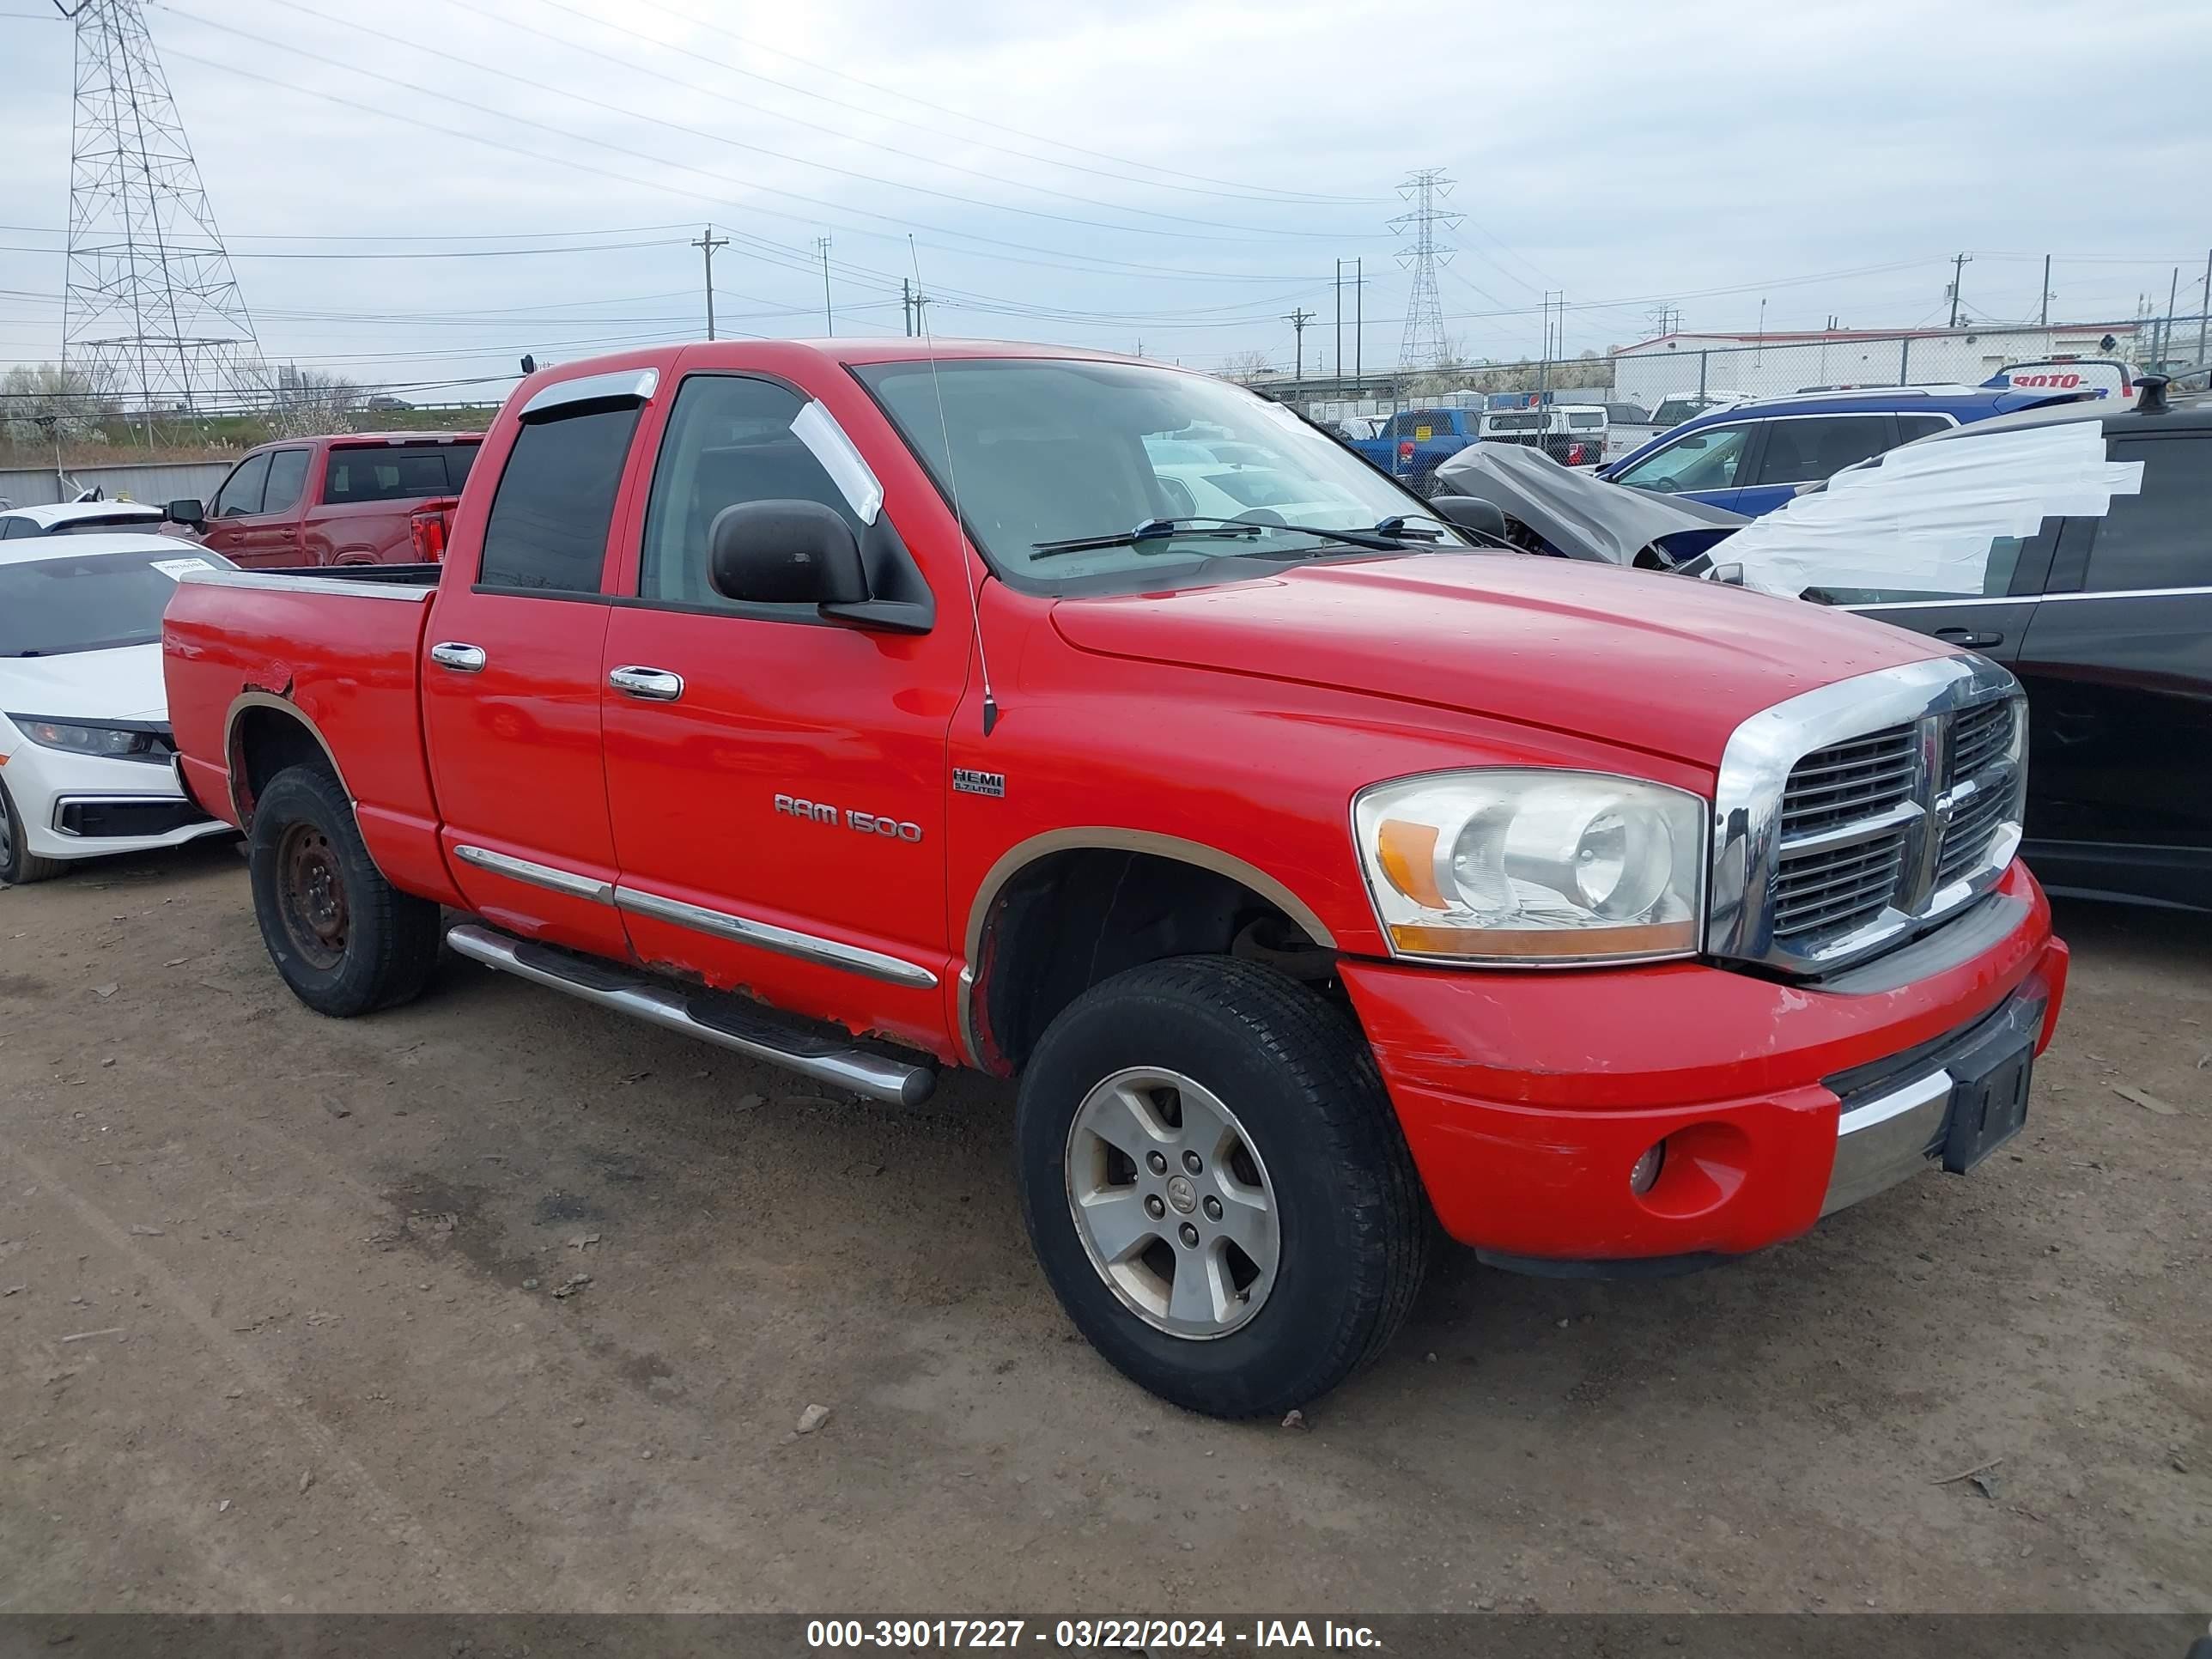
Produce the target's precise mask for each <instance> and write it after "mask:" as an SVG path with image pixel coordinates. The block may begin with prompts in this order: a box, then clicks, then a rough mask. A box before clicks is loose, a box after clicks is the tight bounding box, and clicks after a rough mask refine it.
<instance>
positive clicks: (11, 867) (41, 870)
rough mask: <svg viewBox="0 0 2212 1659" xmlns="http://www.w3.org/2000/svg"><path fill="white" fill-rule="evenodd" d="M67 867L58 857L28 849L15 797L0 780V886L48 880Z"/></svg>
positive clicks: (28, 842)
mask: <svg viewBox="0 0 2212 1659" xmlns="http://www.w3.org/2000/svg"><path fill="white" fill-rule="evenodd" d="M68 868H69V866H68V864H67V863H65V862H64V860H60V859H49V858H41V857H40V855H39V854H36V853H33V851H32V850H31V842H30V837H29V836H27V835H26V834H25V833H24V829H23V815H22V814H21V813H20V812H18V811H16V810H15V797H14V796H13V795H11V794H9V793H8V786H7V785H6V784H4V783H0V887H21V886H24V885H26V884H28V883H31V882H34V881H46V880H50V879H52V878H53V877H55V876H58V875H59V874H61V872H63V871H64V870H66V869H68Z"/></svg>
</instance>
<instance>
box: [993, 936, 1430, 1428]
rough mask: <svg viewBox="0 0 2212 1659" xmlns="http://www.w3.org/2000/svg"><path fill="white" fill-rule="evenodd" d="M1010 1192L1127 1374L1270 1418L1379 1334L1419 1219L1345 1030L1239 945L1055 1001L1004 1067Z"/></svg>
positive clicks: (1064, 1290) (1356, 1035)
mask: <svg viewBox="0 0 2212 1659" xmlns="http://www.w3.org/2000/svg"><path fill="white" fill-rule="evenodd" d="M1015 1133H1016V1139H1017V1144H1018V1155H1019V1158H1020V1176H1021V1189H1022V1206H1023V1212H1024V1218H1025V1219H1026V1220H1027V1222H1028V1224H1029V1231H1030V1242H1031V1243H1032V1244H1033V1245H1034V1246H1035V1248H1036V1253H1037V1257H1038V1260H1039V1261H1040V1262H1042V1265H1043V1267H1044V1270H1045V1275H1046V1277H1047V1278H1048V1279H1049V1280H1050V1281H1051V1284H1052V1287H1053V1290H1054V1292H1055V1293H1056V1294H1057V1295H1058V1296H1059V1297H1060V1304H1061V1306H1062V1307H1064V1308H1065V1309H1066V1311H1067V1314H1068V1316H1069V1317H1070V1318H1071V1319H1073V1321H1074V1322H1075V1323H1076V1325H1077V1327H1078V1328H1080V1329H1081V1330H1082V1332H1083V1334H1085V1336H1087V1337H1088V1338H1089V1339H1090V1340H1091V1343H1092V1344H1093V1346H1096V1347H1097V1349H1098V1351H1099V1352H1101V1353H1102V1354H1103V1355H1104V1356H1105V1357H1106V1358H1108V1359H1109V1360H1110V1361H1111V1362H1112V1363H1113V1364H1115V1365H1116V1366H1117V1367H1119V1368H1120V1369H1121V1370H1122V1371H1123V1372H1124V1373H1126V1374H1127V1376H1129V1377H1131V1378H1132V1379H1133V1380H1134V1381H1135V1382H1137V1383H1141V1384H1142V1385H1143V1386H1144V1387H1146V1388H1147V1389H1151V1390H1152V1392H1153V1393H1155V1394H1157V1395H1160V1396H1162V1397H1163V1398H1164V1399H1166V1400H1169V1401H1173V1402H1174V1403H1175V1404H1176V1405H1179V1406H1183V1407H1188V1408H1189V1409H1190V1410H1193V1411H1199V1412H1205V1413H1209V1414H1211V1415H1213V1416H1219V1417H1247V1416H1256V1415H1260V1414H1262V1413H1266V1414H1274V1413H1281V1412H1284V1411H1285V1410H1288V1409H1289V1408H1290V1407H1293V1406H1297V1405H1301V1404H1304V1402H1305V1401H1310V1400H1312V1399H1314V1398H1315V1397H1316V1396H1317V1395H1322V1394H1325V1393H1327V1392H1328V1390H1329V1389H1333V1388H1334V1387H1335V1386H1336V1385H1337V1384H1338V1383H1340V1382H1342V1381H1343V1380H1344V1379H1345V1378H1346V1377H1347V1376H1350V1375H1351V1374H1352V1372H1354V1371H1355V1370H1358V1369H1359V1367H1360V1366H1362V1365H1363V1364H1365V1363H1366V1362H1367V1361H1368V1360H1369V1359H1370V1358H1373V1357H1374V1356H1375V1355H1376V1353H1378V1352H1381V1350H1382V1348H1383V1346H1384V1345H1385V1344H1386V1343H1387V1342H1388V1341H1389V1339H1390V1336H1391V1335H1392V1334H1393V1333H1394V1332H1395V1330H1396V1329H1397V1328H1398V1325H1399V1323H1400V1322H1401V1321H1402V1320H1403V1318H1404V1317H1405V1314H1406V1310H1407V1308H1408V1307H1409V1306H1411V1304H1412V1302H1413V1292H1414V1291H1415V1290H1416V1289H1417V1288H1418V1287H1419V1283H1420V1279H1421V1273H1422V1269H1423V1267H1424V1265H1425V1258H1426V1253H1427V1243H1428V1228H1427V1216H1426V1212H1425V1206H1424V1203H1423V1200H1422V1197H1421V1193H1420V1188H1419V1182H1418V1179H1417V1177H1416V1176H1415V1175H1414V1172H1413V1164H1412V1160H1411V1158H1410V1157H1409V1156H1408V1154H1407V1151H1406V1146H1405V1141H1404V1139H1403V1137H1402V1136H1401V1134H1400V1133H1399V1130H1398V1125H1397V1121H1396V1118H1395V1115H1394V1114H1393V1112H1392V1110H1391V1107H1390V1103H1389V1098H1388V1097H1387V1096H1386V1095H1385V1093H1384V1091H1383V1083H1382V1079H1381V1078H1380V1076H1379V1075H1377V1073H1376V1069H1375V1063H1374V1060H1373V1057H1372V1056H1371V1055H1370V1054H1369V1052H1368V1048H1367V1044H1366V1042H1365V1041H1364V1038H1363V1037H1362V1036H1361V1034H1360V1032H1359V1030H1358V1027H1357V1026H1356V1025H1355V1024H1353V1023H1352V1020H1351V1019H1350V1018H1348V1017H1347V1016H1346V1015H1345V1014H1344V1013H1343V1012H1341V1011H1340V1010H1339V1009H1337V1008H1336V1007H1334V1006H1332V1005H1330V1004H1329V1003H1328V1002H1325V1001H1323V1000H1322V999H1321V998H1320V997H1318V996H1316V994H1314V993H1313V992H1311V991H1310V990H1309V989H1307V988H1306V987H1304V986H1302V985H1300V984H1298V983H1297V981H1293V980H1291V979H1289V978H1287V977H1285V975H1281V974H1279V973H1277V972H1275V971H1274V970H1273V969H1268V968H1264V967H1261V966H1259V965H1257V964H1255V963H1249V962H1243V961H1232V960H1229V959H1226V958H1214V957H1187V958H1182V959H1179V960H1175V961H1169V962H1160V963H1151V964H1149V965H1147V966H1145V967H1140V968H1134V969H1130V970H1129V971H1128V972H1127V973H1124V974H1121V975H1116V976H1115V978H1113V979H1110V980H1108V981H1105V982H1104V983H1103V984H1101V985H1099V986H1097V987H1094V988H1093V989H1091V991H1089V992H1086V993H1085V994H1084V995H1083V996H1081V997H1079V998H1078V999H1077V1000H1076V1001H1075V1002H1073V1004H1071V1005H1070V1006H1068V1007H1067V1009H1066V1010H1065V1011H1064V1012H1062V1013H1061V1014H1060V1017H1059V1018H1057V1019H1055V1020H1054V1022H1053V1024H1052V1026H1051V1028H1050V1029H1049V1030H1047V1031H1046V1033H1045V1035H1044V1038H1043V1040H1042V1042H1040V1043H1039V1044H1038V1046H1037V1049H1036V1054H1034V1055H1033V1056H1032V1057H1031V1059H1030V1064H1029V1066H1028V1067H1027V1068H1026V1069H1025V1070H1024V1073H1023V1077H1022V1089H1021V1100H1020V1105H1019V1108H1018V1115H1017V1121H1016V1132H1015Z"/></svg>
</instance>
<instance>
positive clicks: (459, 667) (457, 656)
mask: <svg viewBox="0 0 2212 1659" xmlns="http://www.w3.org/2000/svg"><path fill="white" fill-rule="evenodd" d="M430 660H431V661H432V662H434V663H435V664H437V665H438V666H439V667H441V668H450V669H452V670H453V671H454V672H455V673H456V674H481V673H483V666H484V653H483V647H482V646H480V645H461V644H459V643H457V642H455V641H452V640H442V641H440V642H439V643H437V644H436V645H434V646H432V647H430Z"/></svg>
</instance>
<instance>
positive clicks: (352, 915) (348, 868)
mask: <svg viewBox="0 0 2212 1659" xmlns="http://www.w3.org/2000/svg"><path fill="white" fill-rule="evenodd" d="M246 857H247V859H248V860H249V862H250V865H251V869H252V884H253V914H254V917H255V919H256V920H257V921H259V923H260V924H261V942H262V943H263V944H264V945H267V946H268V948H269V959H270V961H271V962H273V963H276V971H277V972H278V973H279V974H281V975H283V979H284V982H285V984H287V985H289V986H290V987H292V994H293V995H295V996H296V997H298V998H299V999H300V1000H301V1001H302V1002H304V1003H306V1004H307V1006H309V1007H310V1008H313V1010H314V1011H315V1012H317V1013H319V1014H329V1015H331V1016H332V1017H333V1018H340V1019H344V1018H351V1017H352V1016H353V1015H356V1014H366V1013H368V1012H372V1011H374V1010H375V1009H378V1008H389V1007H392V1006H394V1005H396V1004H398V1003H402V1002H408V1001H411V1000H413V999H414V998H415V997H416V995H418V994H420V993H421V991H422V984H423V981H425V980H427V979H428V977H429V975H430V969H431V968H432V967H433V966H435V964H436V963H437V960H438V945H439V939H440V934H439V930H438V907H437V906H436V905H435V904H433V903H432V902H430V901H429V900H428V899H420V898H416V897H415V896H413V895H412V894H410V893H403V892H401V891H400V890H398V888H396V887H394V886H393V885H392V884H391V883H390V882H388V881H386V879H385V878H384V872H382V871H380V870H379V869H378V868H377V867H376V865H375V863H374V860H371V859H370V857H369V856H368V848H367V847H366V846H365V845H364V844H363V843H362V838H361V828H360V826H359V825H358V824H357V823H356V822H355V820H354V814H353V803H352V802H350V801H349V800H348V799H346V793H345V791H344V789H343V788H342V787H340V786H339V783H338V781H337V778H336V777H334V776H333V775H331V773H330V772H329V771H327V770H325V769H324V768H322V767H319V766H294V767H289V768H287V769H285V770H284V771H282V772H279V773H278V774H277V775H276V776H275V777H274V778H272V779H270V782H269V787H267V788H265V789H264V790H263V791H262V792H261V795H260V799H258V800H257V801H256V802H255V803H254V808H253V828H252V833H251V834H250V836H248V838H247V853H246Z"/></svg>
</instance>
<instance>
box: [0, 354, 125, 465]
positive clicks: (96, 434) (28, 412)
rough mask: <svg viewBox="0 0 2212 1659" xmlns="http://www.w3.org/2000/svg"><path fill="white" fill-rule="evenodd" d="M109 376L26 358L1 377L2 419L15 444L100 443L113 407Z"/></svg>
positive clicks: (10, 438)
mask: <svg viewBox="0 0 2212 1659" xmlns="http://www.w3.org/2000/svg"><path fill="white" fill-rule="evenodd" d="M114 392H115V388H114V386H113V385H112V375H106V374H101V373H100V372H99V371H98V370H97V369H87V368H77V367H75V366H71V367H69V368H64V367H63V366H62V365H61V364H59V363H27V364H24V365H23V366H21V367H20V368H11V369H9V371H8V373H7V374H6V375H5V376H4V377H0V423H3V424H4V426H5V429H6V432H7V436H8V439H9V442H11V443H17V444H26V445H28V444H43V443H55V444H60V443H64V442H68V443H103V442H105V441H106V432H105V431H104V430H103V429H102V428H101V426H100V421H101V420H102V418H103V417H105V416H108V415H111V414H112V413H114V410H115V397H114Z"/></svg>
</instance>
